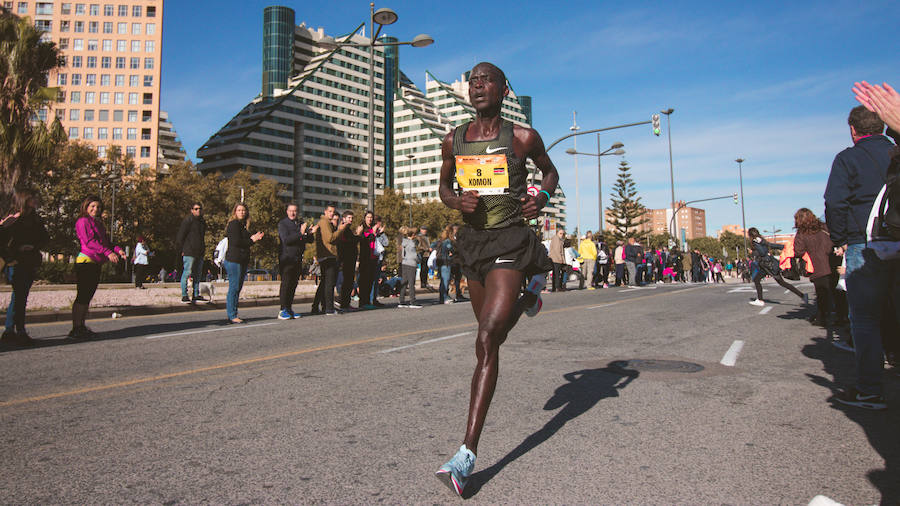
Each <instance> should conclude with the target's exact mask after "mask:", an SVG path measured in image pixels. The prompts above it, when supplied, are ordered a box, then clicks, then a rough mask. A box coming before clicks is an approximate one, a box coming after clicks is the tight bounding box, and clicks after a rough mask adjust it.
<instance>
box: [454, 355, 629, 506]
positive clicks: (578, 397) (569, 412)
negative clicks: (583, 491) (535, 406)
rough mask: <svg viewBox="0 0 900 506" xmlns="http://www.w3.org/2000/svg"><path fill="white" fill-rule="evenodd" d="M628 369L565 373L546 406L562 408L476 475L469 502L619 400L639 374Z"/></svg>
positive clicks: (620, 365)
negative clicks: (602, 405) (604, 403)
mask: <svg viewBox="0 0 900 506" xmlns="http://www.w3.org/2000/svg"><path fill="white" fill-rule="evenodd" d="M627 367H628V362H626V361H622V360H616V361H613V362H610V363H609V365H607V366H606V367H604V368H602V369H584V370H581V371H575V372H570V373H567V374H565V375H564V376H563V377H564V378H565V379H566V380H567V381H568V383H565V384H564V385H562V386H560V387H559V388H557V389H556V392H554V393H553V397H551V398H550V399H549V400H548V401H547V403H546V404H545V405H544V410H546V411H551V410H554V409H557V408H559V407H562V409H561V410H560V411H559V413H557V414H556V416H554V417H553V418H552V419H550V421H548V422H547V423H546V424H544V426H543V427H542V428H540V429H538V430H537V431H536V432H535V433H533V434H531V435H530V436H528V437H527V438H525V440H524V441H522V442H521V443H519V446H517V447H515V448H514V449H513V450H512V451H510V452H509V453H507V454H506V456H505V457H503V458H502V459H500V460H499V461H498V462H497V463H495V464H494V465H492V466H491V467H489V468H487V469H484V470H481V471H479V472H477V473H475V474H473V475H472V476H471V477H470V480H469V486H468V487H466V492H465V494H464V497H465V498H466V499H468V498H470V497H472V496H474V495H475V494H477V493H478V491H479V490H481V487H482V486H484V485H485V484H486V483H487V482H488V481H490V480H491V479H492V478H493V477H494V476H496V475H497V474H498V473H500V471H502V470H503V468H504V467H506V466H507V465H508V464H510V463H511V462H513V461H514V460H516V459H517V458H519V457H521V456H523V455H525V454H526V453H528V452H529V451H531V450H532V449H534V448H536V447H537V446H539V445H540V444H541V443H543V442H544V441H547V440H548V439H550V438H551V437H553V435H554V434H556V433H557V432H559V430H560V429H562V428H563V426H565V425H566V423H567V422H569V421H570V420H574V419H575V418H577V417H579V416H581V415H583V414H584V413H586V412H587V411H588V410H590V409H591V408H592V407H594V405H595V404H597V403H598V402H600V400H601V399H605V398H607V397H618V396H619V390H621V389H623V388H625V387H626V386H628V384H629V383H631V382H632V381H633V380H634V379H635V378H637V377H638V374H639V373H638V371H635V370H632V369H627Z"/></svg>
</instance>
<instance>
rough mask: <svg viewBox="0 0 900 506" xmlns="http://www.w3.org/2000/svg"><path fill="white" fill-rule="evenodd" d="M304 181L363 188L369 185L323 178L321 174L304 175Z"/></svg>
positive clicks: (336, 178) (356, 181)
mask: <svg viewBox="0 0 900 506" xmlns="http://www.w3.org/2000/svg"><path fill="white" fill-rule="evenodd" d="M303 179H305V180H307V181H318V182H320V183H332V184H341V185H344V186H362V187H365V186H366V185H367V184H368V183H367V182H366V181H362V180H359V179H348V178H346V177H335V176H323V175H321V174H304V175H303Z"/></svg>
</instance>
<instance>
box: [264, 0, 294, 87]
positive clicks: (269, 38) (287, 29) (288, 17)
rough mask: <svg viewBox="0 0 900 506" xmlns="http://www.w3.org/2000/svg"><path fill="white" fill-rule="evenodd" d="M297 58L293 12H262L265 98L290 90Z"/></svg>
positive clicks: (277, 7)
mask: <svg viewBox="0 0 900 506" xmlns="http://www.w3.org/2000/svg"><path fill="white" fill-rule="evenodd" d="M293 58H294V9H291V8H290V7H283V6H280V5H272V6H269V7H266V8H265V9H264V10H263V65H262V68H263V69H262V94H263V97H271V96H272V93H273V91H274V90H275V88H281V89H285V88H287V83H288V79H289V78H290V77H291V61H292V60H293Z"/></svg>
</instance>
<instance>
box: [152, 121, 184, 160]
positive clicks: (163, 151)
mask: <svg viewBox="0 0 900 506" xmlns="http://www.w3.org/2000/svg"><path fill="white" fill-rule="evenodd" d="M184 159H185V152H184V146H183V145H182V144H181V139H179V138H178V132H176V131H175V126H174V125H172V123H171V122H169V113H167V112H166V111H159V157H158V160H159V161H158V166H157V169H156V170H157V173H159V174H167V173H168V172H169V168H170V167H171V166H172V165H175V164H177V163H182V162H184Z"/></svg>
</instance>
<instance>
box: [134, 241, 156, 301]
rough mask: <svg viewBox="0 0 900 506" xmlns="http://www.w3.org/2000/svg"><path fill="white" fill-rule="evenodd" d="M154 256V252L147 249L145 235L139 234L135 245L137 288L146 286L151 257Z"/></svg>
mask: <svg viewBox="0 0 900 506" xmlns="http://www.w3.org/2000/svg"><path fill="white" fill-rule="evenodd" d="M151 256H153V252H152V251H150V250H149V249H147V244H146V241H144V236H142V235H139V236H138V238H137V244H135V245H134V286H135V288H140V289H143V288H144V279H145V278H146V277H147V268H148V267H149V263H150V260H149V257H151Z"/></svg>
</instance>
